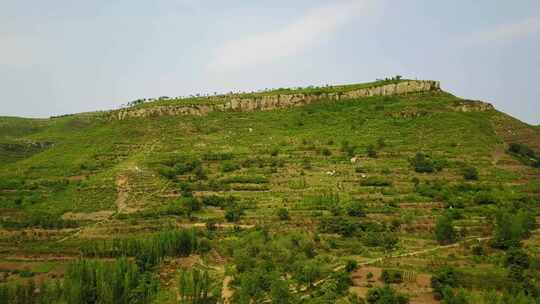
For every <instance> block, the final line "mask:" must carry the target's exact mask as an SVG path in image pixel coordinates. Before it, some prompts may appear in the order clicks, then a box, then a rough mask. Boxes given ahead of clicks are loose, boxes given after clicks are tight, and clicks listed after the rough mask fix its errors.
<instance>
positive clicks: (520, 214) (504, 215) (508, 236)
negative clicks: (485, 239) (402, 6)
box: [491, 209, 536, 249]
mask: <svg viewBox="0 0 540 304" xmlns="http://www.w3.org/2000/svg"><path fill="white" fill-rule="evenodd" d="M535 226H536V221H535V217H534V214H533V213H532V212H529V211H527V210H523V209H520V210H519V211H517V212H515V211H510V210H506V209H503V210H499V211H498V212H497V214H496V215H495V227H494V229H493V240H492V243H491V245H492V246H493V247H495V248H500V249H508V248H516V247H520V246H521V240H522V239H523V238H526V237H529V236H530V231H531V230H532V229H534V228H535Z"/></svg>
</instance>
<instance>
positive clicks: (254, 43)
mask: <svg viewBox="0 0 540 304" xmlns="http://www.w3.org/2000/svg"><path fill="white" fill-rule="evenodd" d="M370 2H371V1H367V0H348V1H337V2H336V3H333V4H331V5H327V6H322V7H318V8H315V9H312V10H310V11H308V12H307V13H306V14H305V15H303V16H302V17H301V18H300V19H299V20H296V21H294V22H292V23H290V24H288V25H287V26H285V27H283V28H280V29H276V30H275V31H270V32H264V33H260V34H255V35H252V36H248V37H244V38H240V39H238V40H232V41H229V42H226V43H225V44H224V45H222V46H221V47H219V48H218V49H217V52H216V55H215V56H216V57H215V59H214V60H213V61H212V62H211V68H216V69H222V68H242V67H249V66H254V65H258V64H264V63H269V62H272V61H274V60H277V59H280V58H283V57H288V56H292V55H295V54H298V53H300V52H302V51H303V50H305V49H306V48H308V47H310V46H313V45H315V44H316V43H317V42H319V41H321V40H322V39H324V38H325V37H328V36H329V35H331V34H332V33H333V32H334V31H336V30H337V29H339V28H340V27H341V26H342V25H344V24H345V23H347V22H348V21H349V20H351V19H352V18H353V17H357V16H359V15H361V14H365V13H366V12H367V11H369V10H370V7H371V5H370Z"/></svg>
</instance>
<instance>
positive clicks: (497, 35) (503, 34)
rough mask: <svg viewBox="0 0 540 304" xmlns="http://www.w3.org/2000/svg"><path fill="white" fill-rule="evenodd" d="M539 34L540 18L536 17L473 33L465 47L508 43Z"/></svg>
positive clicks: (466, 40)
mask: <svg viewBox="0 0 540 304" xmlns="http://www.w3.org/2000/svg"><path fill="white" fill-rule="evenodd" d="M538 32H540V16H535V17H531V18H527V19H524V20H520V21H517V22H514V23H507V24H502V25H498V26H496V27H494V28H492V29H489V30H485V31H480V32H476V33H473V34H472V35H470V36H469V37H467V38H466V39H465V45H477V44H485V43H499V42H506V41H510V40H514V39H518V38H522V37H525V36H528V35H532V34H535V33H538Z"/></svg>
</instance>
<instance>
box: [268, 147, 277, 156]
mask: <svg viewBox="0 0 540 304" xmlns="http://www.w3.org/2000/svg"><path fill="white" fill-rule="evenodd" d="M278 154H279V149H278V148H274V149H272V150H271V151H270V156H273V157H276V156H278Z"/></svg>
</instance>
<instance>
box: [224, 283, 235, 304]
mask: <svg viewBox="0 0 540 304" xmlns="http://www.w3.org/2000/svg"><path fill="white" fill-rule="evenodd" d="M231 281H232V277H231V276H225V278H223V287H221V299H222V300H223V304H229V303H231V301H232V296H233V290H232V289H231V288H230V287H229V284H230V283H231Z"/></svg>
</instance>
